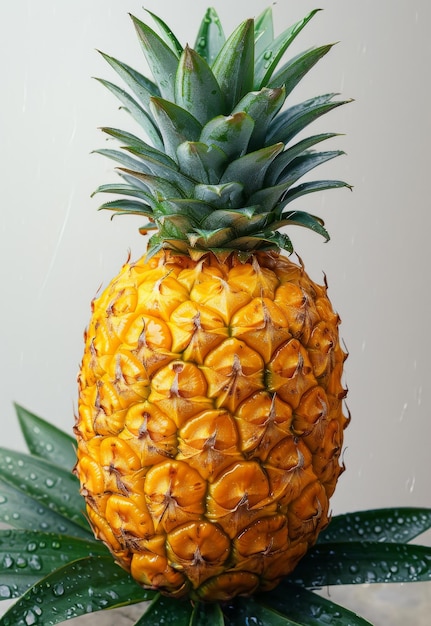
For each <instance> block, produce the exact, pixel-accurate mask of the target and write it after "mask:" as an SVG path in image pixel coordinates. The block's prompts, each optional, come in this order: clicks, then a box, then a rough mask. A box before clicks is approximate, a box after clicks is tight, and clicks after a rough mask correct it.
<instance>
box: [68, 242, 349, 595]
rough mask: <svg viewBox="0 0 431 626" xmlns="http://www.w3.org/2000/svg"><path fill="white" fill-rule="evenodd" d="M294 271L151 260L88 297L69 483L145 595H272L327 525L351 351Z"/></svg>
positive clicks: (253, 261)
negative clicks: (73, 480)
mask: <svg viewBox="0 0 431 626" xmlns="http://www.w3.org/2000/svg"><path fill="white" fill-rule="evenodd" d="M338 324H339V317H338V315H337V314H336V313H334V311H333V309H332V306H331V303H330V301H329V299H328V297H327V293H326V286H320V285H316V284H315V283H314V282H313V281H312V280H311V279H310V278H309V277H308V275H307V274H306V272H305V270H304V268H303V267H302V266H301V265H296V264H294V263H292V262H291V261H290V260H289V259H287V257H285V256H282V255H279V254H277V253H257V254H255V255H253V256H251V257H250V258H249V259H248V260H247V261H246V262H243V261H240V260H239V259H238V257H237V255H235V254H232V255H231V256H230V257H229V258H228V259H226V260H224V261H220V260H218V259H217V258H216V257H215V256H214V255H213V254H211V253H209V254H207V255H205V256H203V257H202V258H200V259H199V260H192V259H191V258H190V257H188V256H182V255H175V254H172V253H168V252H160V253H157V254H156V255H154V256H153V257H152V258H151V259H149V260H147V261H146V260H145V258H142V259H141V260H139V261H138V262H134V263H130V262H128V263H126V264H125V265H124V266H123V268H122V270H121V272H120V273H119V275H118V276H117V277H116V278H114V279H113V281H112V282H111V283H110V285H109V286H108V287H107V288H106V289H105V291H104V292H103V293H102V294H101V295H100V296H98V297H97V299H95V300H94V301H93V313H92V318H91V322H90V324H89V327H88V330H87V333H86V345H85V352H84V357H83V362H82V367H81V371H80V375H79V387H80V396H79V415H78V418H77V423H76V434H77V439H78V463H77V466H76V473H77V475H78V476H79V479H80V481H81V485H82V487H81V489H82V493H83V495H84V497H85V499H86V504H87V514H88V517H89V520H90V522H91V524H92V526H93V529H94V531H95V534H96V536H97V537H99V538H100V539H101V540H103V541H104V542H105V543H106V545H107V546H108V547H109V549H110V550H111V551H112V553H113V555H114V557H115V558H116V560H117V561H118V563H119V564H120V565H122V566H123V567H124V568H126V569H127V570H129V571H130V572H131V574H132V576H133V577H134V578H135V579H136V580H137V581H138V582H139V583H140V584H141V585H143V586H144V587H151V588H157V589H159V590H160V591H161V592H162V593H165V594H168V595H172V596H176V597H181V596H189V597H191V598H194V599H198V600H204V601H214V600H219V601H223V600H227V599H229V598H231V597H233V596H235V595H238V594H251V593H253V592H255V591H258V590H259V591H263V590H267V589H271V588H273V587H274V586H275V585H276V584H277V583H278V582H279V581H280V579H281V578H282V577H283V576H285V575H287V574H288V573H289V572H291V571H292V569H293V568H294V567H295V565H296V563H297V562H298V560H299V559H300V558H301V557H302V556H303V555H304V554H305V552H306V551H307V549H308V548H309V547H310V545H312V544H313V543H314V542H315V541H316V539H317V536H318V534H319V532H320V530H321V529H323V528H324V527H325V526H326V525H327V523H328V511H329V498H330V496H331V495H332V493H333V491H334V488H335V484H336V481H337V478H338V476H339V474H340V472H341V470H342V466H341V465H340V462H339V456H340V452H341V448H342V440H343V429H344V427H345V425H346V423H347V419H346V417H345V416H344V415H343V408H342V404H343V398H344V396H345V390H344V388H343V385H342V381H341V375H342V369H343V362H344V360H345V356H346V355H345V353H344V351H343V350H342V348H341V346H340V342H339V335H338Z"/></svg>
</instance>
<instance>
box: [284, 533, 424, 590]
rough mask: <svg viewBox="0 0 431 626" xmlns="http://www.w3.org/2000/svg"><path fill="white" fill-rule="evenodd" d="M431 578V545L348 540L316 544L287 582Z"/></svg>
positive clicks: (322, 583) (316, 583)
mask: <svg viewBox="0 0 431 626" xmlns="http://www.w3.org/2000/svg"><path fill="white" fill-rule="evenodd" d="M430 580H431V547H427V546H417V545H411V544H401V543H379V542H346V543H333V544H322V545H318V546H315V547H314V548H312V549H311V550H310V552H309V553H308V554H307V555H306V556H305V557H304V559H303V560H302V561H300V563H299V564H298V566H297V567H296V569H295V571H294V572H293V573H292V574H291V576H289V577H288V579H287V581H290V582H293V583H297V584H300V585H303V586H305V587H316V588H317V587H322V586H325V585H348V584H363V583H388V582H394V583H401V582H419V581H430Z"/></svg>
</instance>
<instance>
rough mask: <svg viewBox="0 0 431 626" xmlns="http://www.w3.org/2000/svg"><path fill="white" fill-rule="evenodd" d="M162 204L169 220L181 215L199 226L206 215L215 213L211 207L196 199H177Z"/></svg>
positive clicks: (164, 213)
mask: <svg viewBox="0 0 431 626" xmlns="http://www.w3.org/2000/svg"><path fill="white" fill-rule="evenodd" d="M160 204H161V206H162V208H163V215H166V216H167V219H171V217H172V216H173V215H176V214H179V215H182V216H184V217H186V218H188V219H189V221H190V222H194V223H196V224H199V223H200V222H201V221H202V220H203V219H204V217H205V216H206V215H210V214H211V213H213V211H214V209H213V207H212V206H211V205H209V204H208V203H206V202H203V201H202V200H197V199H196V198H175V199H172V200H163V201H162V202H161V203H160Z"/></svg>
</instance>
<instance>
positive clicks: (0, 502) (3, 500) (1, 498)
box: [0, 496, 7, 504]
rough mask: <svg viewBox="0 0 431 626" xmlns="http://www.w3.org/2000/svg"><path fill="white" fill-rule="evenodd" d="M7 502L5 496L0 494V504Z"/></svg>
mask: <svg viewBox="0 0 431 626" xmlns="http://www.w3.org/2000/svg"><path fill="white" fill-rule="evenodd" d="M6 502H7V498H6V496H0V504H5V503H6Z"/></svg>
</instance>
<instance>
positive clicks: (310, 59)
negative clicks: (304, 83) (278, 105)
mask: <svg viewBox="0 0 431 626" xmlns="http://www.w3.org/2000/svg"><path fill="white" fill-rule="evenodd" d="M332 46H333V44H327V45H325V46H320V47H319V48H312V49H311V50H307V51H305V52H301V53H300V54H298V55H297V56H295V57H293V58H292V59H290V60H289V61H288V62H287V63H285V64H284V65H283V66H282V67H281V68H280V69H279V70H278V71H277V72H276V73H275V74H274V76H273V77H272V78H271V80H270V81H269V82H268V87H281V86H284V88H285V90H286V96H288V95H290V94H291V93H292V91H293V90H294V88H295V87H296V85H297V84H298V83H299V82H300V81H301V80H302V79H303V78H304V76H305V75H306V74H307V73H308V72H309V71H310V70H311V69H312V68H313V67H314V66H315V65H316V63H317V62H318V61H319V60H320V59H321V58H322V57H324V56H325V54H327V53H328V52H329V51H330V50H331V48H332Z"/></svg>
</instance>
